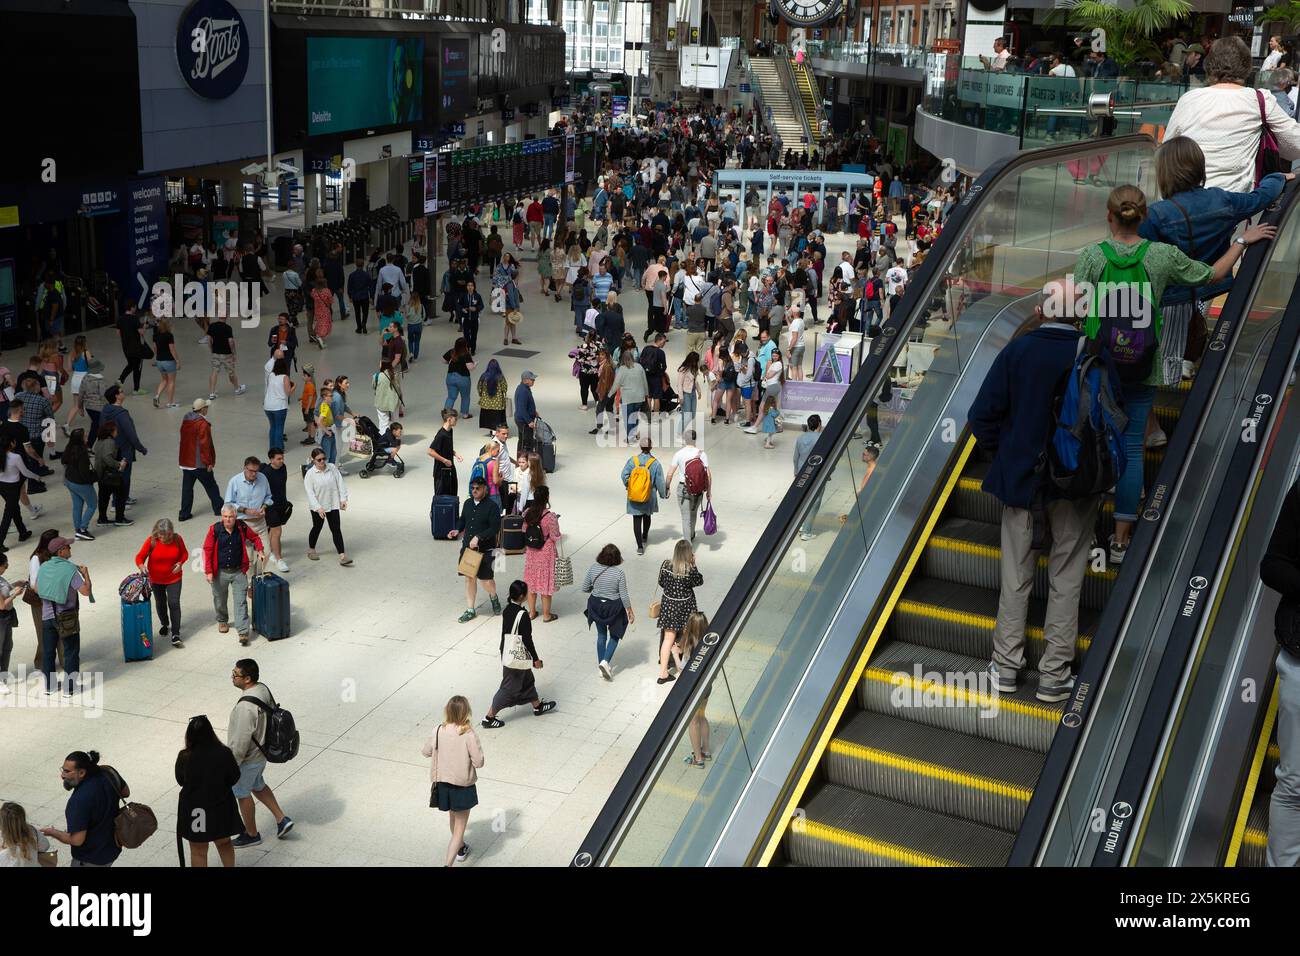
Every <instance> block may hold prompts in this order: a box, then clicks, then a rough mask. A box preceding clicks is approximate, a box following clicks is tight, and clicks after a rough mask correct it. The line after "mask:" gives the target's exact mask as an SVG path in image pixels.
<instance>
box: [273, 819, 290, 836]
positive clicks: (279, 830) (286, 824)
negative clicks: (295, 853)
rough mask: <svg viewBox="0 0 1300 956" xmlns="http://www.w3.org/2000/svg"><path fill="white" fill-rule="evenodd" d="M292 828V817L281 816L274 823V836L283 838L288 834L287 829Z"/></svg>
mask: <svg viewBox="0 0 1300 956" xmlns="http://www.w3.org/2000/svg"><path fill="white" fill-rule="evenodd" d="M292 829H293V820H292V818H290V817H288V816H285V817H281V818H280V822H279V823H277V824H276V825H275V838H276V839H277V840H283V839H284V838H285V837H287V836H288V835H289V831H290V830H292Z"/></svg>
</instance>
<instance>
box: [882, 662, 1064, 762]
mask: <svg viewBox="0 0 1300 956" xmlns="http://www.w3.org/2000/svg"><path fill="white" fill-rule="evenodd" d="M987 666H988V661H987V660H983V659H980V658H975V657H968V656H966V655H963V654H953V653H951V652H949V651H938V650H935V649H933V648H930V647H920V646H918V645H916V644H908V643H906V642H904V641H891V642H890V643H888V644H886V645H885V646H884V647H883V648H881V649H880V650H879V651H877V652H876V655H875V656H874V657H873V658H872V659H871V662H870V663H869V664H868V665H867V669H866V670H865V671H864V672H863V675H862V680H861V681H859V682H858V704H859V706H861V707H862V709H863V710H869V711H871V712H873V713H877V714H885V715H887V716H890V717H895V718H897V719H900V720H907V721H910V722H912V723H916V724H924V725H926V726H929V727H939V728H942V729H944V730H950V731H955V732H957V733H962V734H969V735H970V736H972V737H978V738H980V739H982V740H993V741H997V742H998V743H1003V744H1009V745H1011V746H1013V747H1020V748H1023V749H1025V750H1034V751H1038V752H1039V753H1046V752H1047V748H1048V747H1049V746H1050V745H1051V743H1052V736H1053V735H1054V734H1055V733H1056V725H1057V724H1058V723H1059V722H1060V719H1061V711H1062V705H1061V704H1044V703H1042V702H1041V701H1039V700H1038V699H1037V698H1035V697H1034V692H1035V691H1036V690H1037V687H1038V674H1037V673H1036V672H1034V671H1026V672H1025V673H1023V674H1021V675H1020V686H1019V688H1018V689H1017V690H1016V692H1015V693H1014V694H999V693H996V691H994V689H993V688H992V686H991V685H990V683H989V680H988V675H987V673H986V670H985V668H986V667H987Z"/></svg>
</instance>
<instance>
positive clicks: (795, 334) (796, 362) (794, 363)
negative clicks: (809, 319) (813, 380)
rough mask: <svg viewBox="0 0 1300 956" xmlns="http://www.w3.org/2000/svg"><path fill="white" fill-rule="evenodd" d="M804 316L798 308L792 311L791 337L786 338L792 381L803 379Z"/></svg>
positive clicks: (787, 365) (787, 370) (787, 364)
mask: <svg viewBox="0 0 1300 956" xmlns="http://www.w3.org/2000/svg"><path fill="white" fill-rule="evenodd" d="M803 329H804V324H803V316H802V315H801V314H800V313H799V311H798V310H797V309H792V310H791V311H790V329H789V331H790V337H789V338H788V339H787V340H786V354H787V355H788V356H789V361H787V362H786V366H785V368H786V372H787V373H788V374H789V376H790V379H791V381H795V382H802V381H803V355H804V344H803Z"/></svg>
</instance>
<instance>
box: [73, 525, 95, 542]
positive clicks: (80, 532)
mask: <svg viewBox="0 0 1300 956" xmlns="http://www.w3.org/2000/svg"><path fill="white" fill-rule="evenodd" d="M72 536H73V537H74V538H76V539H77V540H78V541H94V540H95V536H94V535H93V534H91V533H90V532H89V531H87V530H85V529H84V528H78V529H77V531H76V532H75V533H74V534H73V535H72Z"/></svg>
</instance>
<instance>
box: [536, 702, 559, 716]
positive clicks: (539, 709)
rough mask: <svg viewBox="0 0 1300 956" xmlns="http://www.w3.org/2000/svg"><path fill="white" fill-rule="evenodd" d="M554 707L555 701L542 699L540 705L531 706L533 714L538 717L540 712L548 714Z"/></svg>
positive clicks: (540, 714)
mask: <svg viewBox="0 0 1300 956" xmlns="http://www.w3.org/2000/svg"><path fill="white" fill-rule="evenodd" d="M554 709H555V701H553V700H544V701H542V706H540V707H534V708H533V716H534V717H540V716H542V714H549V713H550V712H551V711H553V710H554Z"/></svg>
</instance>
